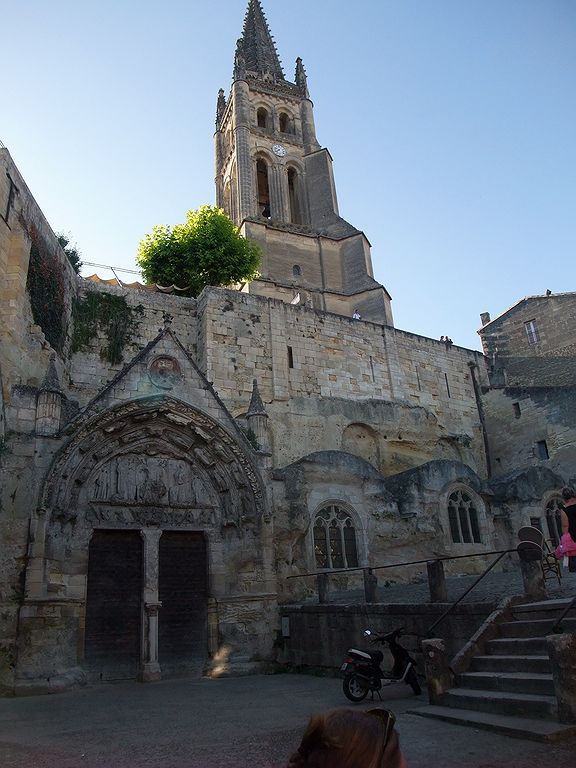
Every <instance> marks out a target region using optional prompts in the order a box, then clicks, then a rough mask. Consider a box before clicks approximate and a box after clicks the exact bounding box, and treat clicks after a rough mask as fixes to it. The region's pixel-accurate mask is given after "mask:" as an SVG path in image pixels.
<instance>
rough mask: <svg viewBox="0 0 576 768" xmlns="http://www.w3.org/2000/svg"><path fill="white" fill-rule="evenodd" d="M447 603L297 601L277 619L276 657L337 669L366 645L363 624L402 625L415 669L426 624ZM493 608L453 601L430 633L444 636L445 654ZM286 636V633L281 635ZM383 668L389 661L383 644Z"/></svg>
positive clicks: (387, 629)
mask: <svg viewBox="0 0 576 768" xmlns="http://www.w3.org/2000/svg"><path fill="white" fill-rule="evenodd" d="M446 608H447V606H446V605H440V604H439V605H430V604H426V605H400V604H398V605H384V604H373V605H301V606H283V607H282V608H281V619H282V622H283V624H282V626H283V633H282V634H283V635H284V636H283V637H282V638H281V643H282V645H281V651H280V653H279V659H280V661H281V662H282V663H284V664H286V665H289V666H293V667H297V668H302V667H303V668H307V667H314V668H319V667H320V668H327V669H332V670H334V671H335V670H336V669H338V668H339V667H340V665H341V664H342V662H343V660H344V657H345V654H346V650H347V649H348V648H350V647H356V648H357V647H360V648H364V647H367V646H368V644H367V642H366V640H365V639H364V638H363V636H362V632H363V631H364V629H372V630H373V631H376V632H391V631H392V630H393V629H396V628H398V627H404V628H405V630H406V635H405V637H404V638H402V641H401V642H402V645H403V646H404V647H405V648H407V649H408V650H409V651H410V653H412V654H414V656H415V658H416V660H417V662H418V663H419V669H420V672H421V673H423V672H424V666H423V663H422V659H421V653H420V641H421V640H422V639H423V638H425V637H426V636H427V630H428V627H430V626H431V625H432V624H433V623H434V622H435V621H436V619H438V618H439V617H440V616H441V614H442V613H443V611H444V610H446ZM494 609H495V604H491V603H467V604H464V605H460V606H458V607H457V608H456V609H455V610H454V612H453V613H452V614H451V615H450V616H449V617H447V618H446V619H445V620H444V621H443V622H442V623H441V624H440V625H439V626H438V628H437V629H435V630H434V636H435V637H441V638H443V639H444V640H445V641H446V644H447V650H448V653H449V654H450V655H451V656H452V655H454V654H456V653H457V652H458V651H459V650H460V649H461V648H462V647H463V646H464V645H465V643H467V642H468V640H469V639H470V637H471V636H472V635H473V634H474V632H476V630H477V629H478V628H479V627H480V626H481V625H482V623H483V622H484V621H485V619H486V618H487V617H488V616H489V615H490V613H491V612H492V611H493V610H494ZM286 635H287V636H286ZM378 648H382V650H383V651H385V658H384V663H383V667H384V668H388V667H389V666H390V667H391V666H392V658H391V655H390V653H389V652H387V651H386V650H385V649H386V646H378Z"/></svg>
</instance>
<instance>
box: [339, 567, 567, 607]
mask: <svg viewBox="0 0 576 768" xmlns="http://www.w3.org/2000/svg"><path fill="white" fill-rule="evenodd" d="M375 573H376V575H377V576H378V581H379V582H380V583H381V584H382V583H384V582H385V577H384V575H383V574H385V573H386V572H385V571H376V572H375ZM477 578H478V576H447V577H446V586H447V589H448V600H449V601H450V602H452V601H453V600H456V599H457V598H458V597H460V595H462V594H463V593H464V592H465V591H466V590H467V589H468V588H469V587H471V586H472V584H473V583H474V581H475V580H476V579H477ZM546 589H547V591H548V595H549V597H551V598H559V597H574V595H576V573H570V572H569V571H568V569H567V568H563V569H562V583H561V584H559V583H558V581H557V580H556V579H547V581H546ZM523 591H524V590H523V586H522V576H521V575H520V572H519V570H516V569H514V570H512V571H507V572H505V573H488V574H487V575H486V576H485V577H484V578H483V579H482V581H480V582H479V583H478V585H477V586H476V587H475V588H474V589H473V590H472V591H471V592H470V594H468V595H467V596H466V597H465V598H464V601H463V602H466V603H474V602H479V603H483V602H487V603H498V602H500V600H502V599H503V598H504V597H507V596H508V595H520V594H522V592H523ZM362 597H363V592H362V590H360V589H358V590H353V591H350V592H346V593H344V592H342V593H338V592H334V593H333V594H331V596H330V601H331V602H340V601H344V602H347V601H349V600H361V599H362ZM378 597H379V600H380V601H381V602H383V603H396V604H400V603H404V604H406V603H426V602H428V601H429V600H430V592H429V591H428V581H427V580H426V577H425V576H424V577H423V579H422V580H421V581H418V582H415V583H413V584H394V583H391V584H389V585H388V586H380V587H379V589H378Z"/></svg>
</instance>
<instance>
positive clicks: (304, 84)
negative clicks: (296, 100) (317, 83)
mask: <svg viewBox="0 0 576 768" xmlns="http://www.w3.org/2000/svg"><path fill="white" fill-rule="evenodd" d="M294 82H295V83H296V85H297V86H298V90H299V91H300V93H301V94H302V96H304V98H305V99H308V98H310V94H309V93H308V78H307V77H306V70H305V69H304V64H302V59H301V58H300V56H298V58H297V59H296V76H295V78H294Z"/></svg>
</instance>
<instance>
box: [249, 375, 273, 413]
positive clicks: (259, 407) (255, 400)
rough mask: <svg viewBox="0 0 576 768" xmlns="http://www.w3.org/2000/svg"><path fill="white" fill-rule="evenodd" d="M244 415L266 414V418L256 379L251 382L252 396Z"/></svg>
mask: <svg viewBox="0 0 576 768" xmlns="http://www.w3.org/2000/svg"><path fill="white" fill-rule="evenodd" d="M246 416H266V418H268V414H267V413H266V409H265V408H264V403H263V402H262V398H261V397H260V390H259V389H258V382H257V381H256V379H254V380H253V382H252V397H251V398H250V405H249V406H248V411H247V413H246Z"/></svg>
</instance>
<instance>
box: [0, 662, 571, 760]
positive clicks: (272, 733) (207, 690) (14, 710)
mask: <svg viewBox="0 0 576 768" xmlns="http://www.w3.org/2000/svg"><path fill="white" fill-rule="evenodd" d="M416 702H417V699H416V698H415V697H414V696H413V695H412V694H411V692H410V691H409V689H408V688H407V687H406V686H404V685H394V686H391V687H390V688H388V689H387V695H386V705H387V706H388V707H389V708H391V709H393V710H394V711H395V712H396V713H397V715H398V730H399V732H400V739H401V743H402V748H403V751H404V753H405V755H406V758H407V761H408V766H409V768H436V766H437V767H438V768H529V767H531V766H538V768H558V766H565V767H566V768H568V766H572V765H574V764H575V762H574V761H575V758H574V755H576V740H572V741H571V742H568V743H564V744H562V745H555V746H546V745H542V744H537V743H535V742H529V741H521V740H518V739H511V738H508V737H505V736H498V735H495V734H491V733H489V732H486V731H478V730H475V729H470V728H465V727H462V726H457V725H450V724H447V723H440V722H436V721H433V720H427V719H425V718H420V717H417V716H415V715H409V714H406V710H407V709H409V708H413V707H414V705H415V703H416ZM423 703H424V702H423ZM342 706H347V702H346V699H345V698H344V696H343V694H342V691H341V682H340V680H338V679H334V678H319V677H311V676H306V675H273V676H256V677H243V678H229V679H221V680H208V679H203V680H179V681H164V682H160V683H154V684H148V685H141V684H138V683H123V684H117V685H106V686H97V687H92V688H88V689H84V690H81V691H77V692H72V693H66V694H59V695H55V696H38V697H32V698H22V699H3V700H0V766H2V768H24V767H26V768H30V767H31V766H32V768H283V766H285V765H286V763H287V760H288V756H289V754H290V753H291V751H293V750H294V749H295V747H296V746H297V745H298V742H299V738H300V735H301V734H302V731H303V729H304V727H305V725H306V722H307V720H308V717H309V715H310V714H311V713H313V712H321V711H325V710H327V709H332V708H334V707H342ZM357 706H361V707H368V706H373V705H365V704H362V705H357Z"/></svg>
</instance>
